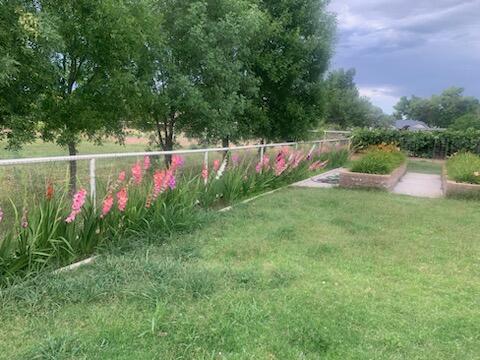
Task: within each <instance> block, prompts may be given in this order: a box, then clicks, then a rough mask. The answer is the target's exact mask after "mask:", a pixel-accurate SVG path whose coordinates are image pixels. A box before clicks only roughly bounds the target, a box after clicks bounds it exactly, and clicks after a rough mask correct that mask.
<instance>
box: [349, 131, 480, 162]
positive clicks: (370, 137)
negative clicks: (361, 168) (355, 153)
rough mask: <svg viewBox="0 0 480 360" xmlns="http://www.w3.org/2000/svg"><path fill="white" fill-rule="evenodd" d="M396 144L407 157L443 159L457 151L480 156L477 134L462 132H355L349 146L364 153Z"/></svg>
mask: <svg viewBox="0 0 480 360" xmlns="http://www.w3.org/2000/svg"><path fill="white" fill-rule="evenodd" d="M381 143H387V144H389V143H395V144H397V145H398V146H399V147H400V149H402V150H403V151H405V152H406V153H407V154H408V155H409V156H417V157H424V158H445V157H447V156H450V155H452V154H454V153H456V152H459V151H469V152H472V153H475V154H480V130H473V129H470V130H465V131H451V130H446V131H417V132H412V131H399V130H381V129H376V130H366V129H362V130H356V131H354V133H353V137H352V145H353V147H354V148H355V149H364V148H366V147H368V146H369V145H378V144H381Z"/></svg>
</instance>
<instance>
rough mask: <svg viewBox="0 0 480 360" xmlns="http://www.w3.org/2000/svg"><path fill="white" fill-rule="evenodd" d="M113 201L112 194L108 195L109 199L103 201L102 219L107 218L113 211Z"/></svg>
mask: <svg viewBox="0 0 480 360" xmlns="http://www.w3.org/2000/svg"><path fill="white" fill-rule="evenodd" d="M113 201H114V200H113V195H112V194H111V193H108V195H107V197H106V198H105V199H104V200H103V203H102V215H100V217H101V218H104V217H105V216H107V214H108V213H109V212H110V210H112V207H113Z"/></svg>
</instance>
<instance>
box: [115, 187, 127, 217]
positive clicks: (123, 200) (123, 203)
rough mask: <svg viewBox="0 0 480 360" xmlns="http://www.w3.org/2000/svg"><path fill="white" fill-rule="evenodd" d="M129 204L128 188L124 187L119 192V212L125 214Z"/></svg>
mask: <svg viewBox="0 0 480 360" xmlns="http://www.w3.org/2000/svg"><path fill="white" fill-rule="evenodd" d="M127 202H128V192H127V188H125V187H123V188H121V189H120V191H119V192H117V206H118V210H119V211H121V212H124V211H125V208H126V207H127Z"/></svg>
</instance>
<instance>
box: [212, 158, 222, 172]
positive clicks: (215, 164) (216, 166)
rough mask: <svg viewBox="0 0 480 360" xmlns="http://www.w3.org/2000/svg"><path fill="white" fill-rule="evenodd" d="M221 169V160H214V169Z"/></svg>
mask: <svg viewBox="0 0 480 360" xmlns="http://www.w3.org/2000/svg"><path fill="white" fill-rule="evenodd" d="M218 169H220V160H218V159H217V160H213V171H215V172H217V171H218Z"/></svg>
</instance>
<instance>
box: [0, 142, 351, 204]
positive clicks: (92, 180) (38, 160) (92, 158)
mask: <svg viewBox="0 0 480 360" xmlns="http://www.w3.org/2000/svg"><path fill="white" fill-rule="evenodd" d="M327 143H334V144H335V143H346V145H348V146H350V138H348V137H347V138H339V139H323V140H314V141H305V142H285V143H274V144H258V145H245V146H234V147H219V148H205V149H192V150H172V151H144V152H126V153H112V154H90V155H76V156H53V157H34V158H24V159H4V160H0V166H12V165H26V164H42V163H52V162H71V161H79V160H88V161H89V184H90V197H91V199H92V200H93V202H94V203H95V200H96V160H100V159H102V160H108V159H118V158H128V157H137V158H138V157H142V156H162V155H163V156H165V155H190V154H199V153H203V154H204V163H205V164H208V154H209V153H212V152H226V151H230V152H234V151H240V150H251V149H259V157H260V159H262V158H263V155H264V153H265V149H268V148H275V147H283V146H294V147H298V146H299V145H308V144H311V145H312V147H311V148H310V151H309V154H311V153H312V152H313V151H314V150H315V148H316V147H317V146H320V148H322V146H323V144H327Z"/></svg>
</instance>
